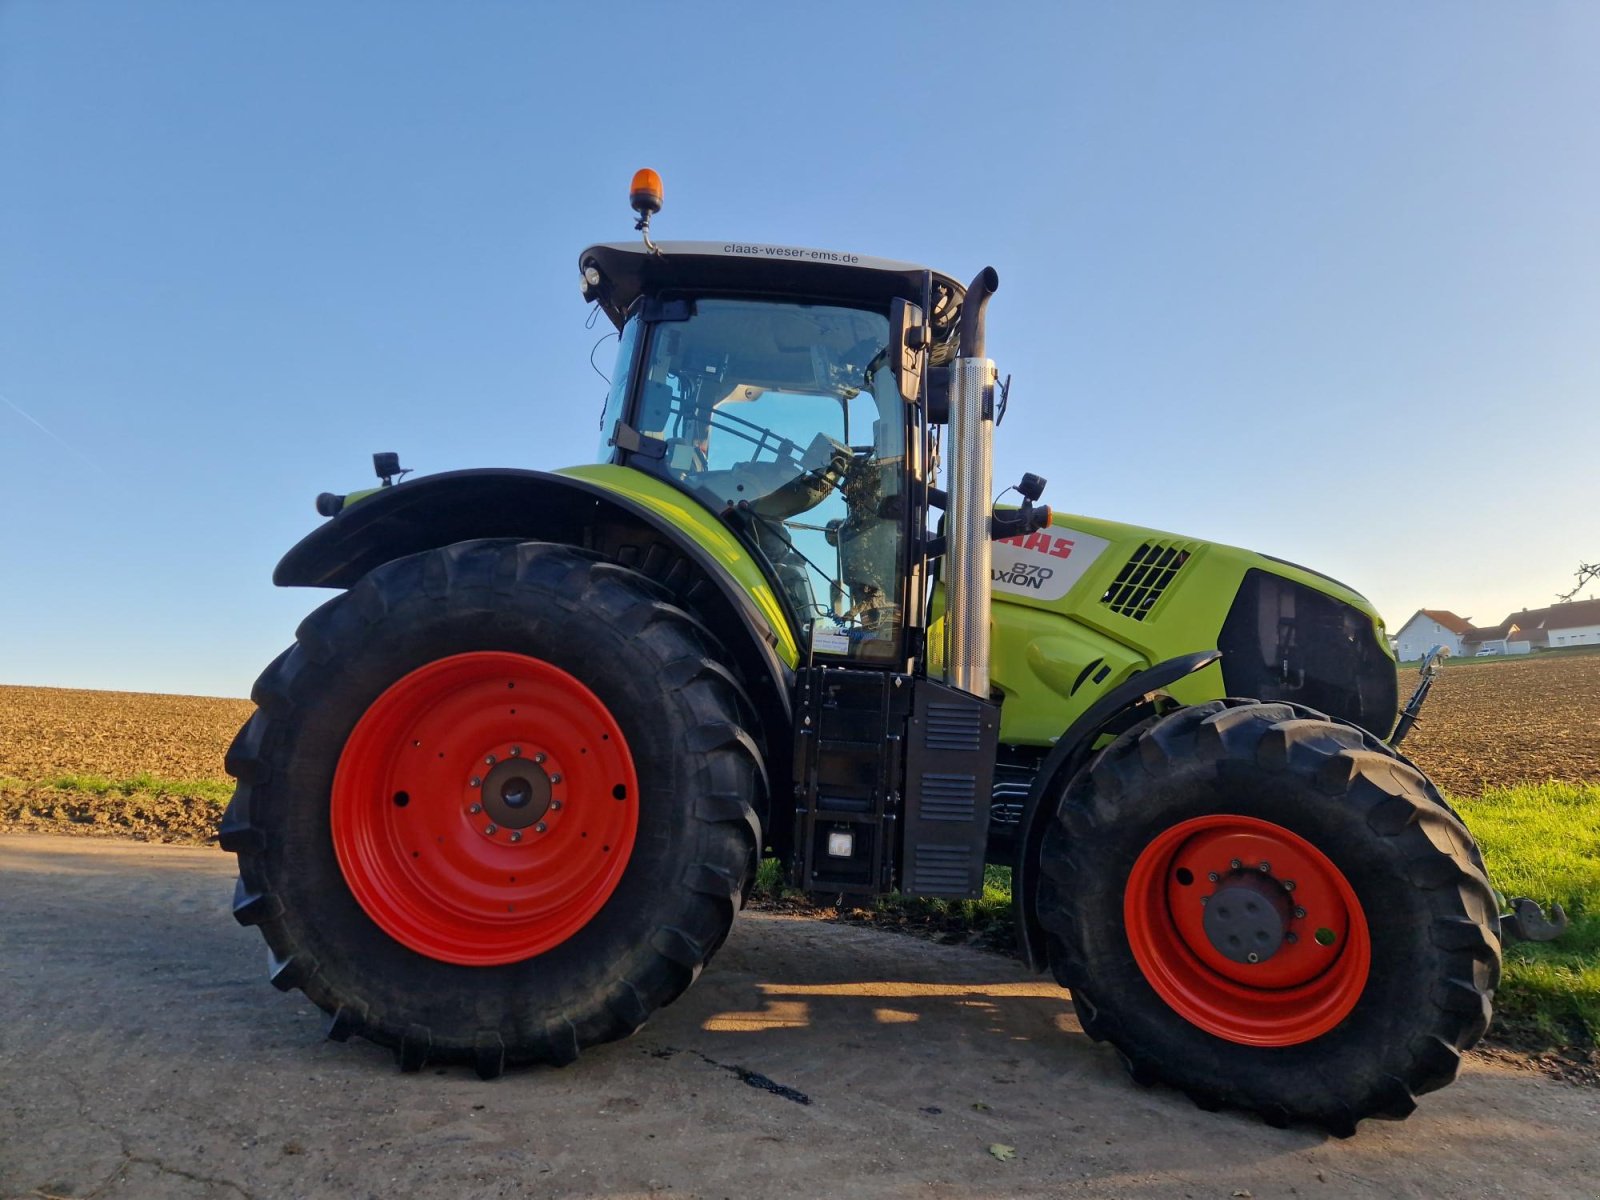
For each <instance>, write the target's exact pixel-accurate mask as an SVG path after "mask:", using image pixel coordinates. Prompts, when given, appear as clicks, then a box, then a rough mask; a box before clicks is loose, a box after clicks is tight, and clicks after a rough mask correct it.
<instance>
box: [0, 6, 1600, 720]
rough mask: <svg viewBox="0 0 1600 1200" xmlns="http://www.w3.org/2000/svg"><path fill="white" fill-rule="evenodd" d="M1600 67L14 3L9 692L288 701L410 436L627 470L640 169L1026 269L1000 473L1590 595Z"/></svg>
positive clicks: (769, 207)
mask: <svg viewBox="0 0 1600 1200" xmlns="http://www.w3.org/2000/svg"><path fill="white" fill-rule="evenodd" d="M1597 55H1600V7H1596V6H1593V5H1585V4H1555V3H1544V4H1527V5H1488V4H1473V3H1441V4H1430V3H1410V4H1405V5H1393V4H1361V3H1352V4H1340V5H1332V4H1281V3H1247V2H1240V3H1226V4H1222V3H1218V4H1195V3H1192V2H1184V3H1172V4H1164V3H1132V4H1115V5H1114V4H1097V5H1078V4H1044V3H1036V4H1026V5H1024V4H1013V3H1003V2H1001V3H990V4H986V5H982V6H973V5H970V4H965V5H957V4H950V5H942V4H937V3H935V4H922V5H916V6H911V5H896V4H883V5H862V4H829V3H808V4H805V5H783V6H775V5H773V6H766V5H755V4H749V3H740V4H726V5H713V4H697V3H687V2H684V3H674V4H642V5H640V4H634V5H630V4H608V5H603V6H602V5H598V4H570V5H560V6H558V5H541V4H533V3H517V4H511V3H498V4H497V3H487V2H480V3H444V2H442V0H441V2H439V3H432V4H424V3H407V2H382V3H379V2H372V3H353V2H343V3H315V4H313V3H301V4H296V3H274V4H245V3H234V4H230V3H209V2H202V0H192V2H189V3H163V2H160V0H145V2H143V3H140V4H114V3H109V2H107V3H80V2H75V0H3V2H0V398H3V402H0V580H3V586H0V682H8V683H34V684H55V685H63V686H84V687H108V688H124V689H133V690H144V691H178V692H197V693H206V694H219V695H243V694H245V693H246V692H247V691H248V688H249V686H250V681H251V680H252V679H253V677H254V675H255V673H256V672H257V670H258V669H259V668H260V667H261V666H263V665H264V664H265V663H266V662H267V661H268V660H269V659H270V658H271V657H272V656H273V655H274V654H275V653H276V652H277V651H278V650H279V649H280V648H281V647H282V646H283V645H284V644H286V643H287V642H288V640H289V639H290V638H291V636H292V634H293V629H294V626H295V624H296V622H297V621H298V619H299V618H300V616H302V615H303V614H304V613H305V612H307V611H309V610H310V609H311V608H312V607H314V606H315V604H317V603H319V602H320V601H321V599H323V598H324V596H325V595H326V593H316V592H298V591H284V590H279V589H274V588H273V587H272V586H271V582H270V574H271V570H272V566H273V564H274V563H275V562H276V560H277V558H278V557H279V555H280V554H281V553H282V552H283V551H284V550H285V549H287V548H288V547H289V546H290V545H291V544H292V543H293V542H294V541H295V540H296V539H297V538H298V537H299V536H301V535H302V534H304V533H305V532H307V531H308V530H309V529H310V528H312V527H313V525H315V524H316V523H317V521H318V518H317V517H316V515H315V513H314V512H313V510H312V507H311V501H312V498H313V497H314V496H315V494H316V493H317V492H319V491H322V490H324V489H327V490H333V491H347V490H350V489H352V488H354V487H359V486H364V485H365V482H366V480H367V477H368V474H369V463H368V455H369V454H370V453H371V452H372V451H373V450H380V449H394V450H398V451H399V452H400V453H401V455H402V457H403V459H404V460H405V463H406V465H407V466H411V467H415V468H417V469H418V470H421V471H437V470H446V469H450V468H455V467H463V466H480V465H518V466H531V467H555V466H561V465H567V464H570V463H574V462H582V461H587V460H588V459H589V458H590V457H591V456H592V454H593V448H594V445H595V440H596V438H595V435H596V428H597V424H598V419H599V411H600V405H601V401H602V399H603V384H602V383H601V381H600V380H599V379H598V378H597V377H596V376H595V374H594V373H593V371H592V370H591V368H590V366H589V353H590V348H591V346H592V345H593V344H594V341H595V338H596V336H597V333H598V331H590V330H586V329H585V328H584V323H585V318H586V316H587V312H586V310H585V308H584V306H583V305H582V303H581V301H580V300H579V297H578V290H577V285H576V282H577V276H576V257H577V253H578V251H579V250H580V249H581V248H582V247H583V246H584V245H586V244H587V243H589V242H591V241H603V240H616V239H620V238H627V237H631V236H632V232H631V223H630V221H629V214H628V210H627V201H626V189H627V183H628V180H629V177H630V176H631V173H632V172H633V170H634V169H635V168H637V167H640V166H646V165H648V166H653V167H655V168H656V169H657V170H659V171H660V172H661V173H662V175H663V176H664V179H665V185H666V208H665V211H664V212H663V213H662V215H661V217H660V218H658V220H657V225H656V232H657V236H658V237H668V238H681V239H696V238H706V239H727V238H740V239H746V238H748V239H759V240H770V241H783V242H789V243H795V244H804V245H816V246H827V247H832V248H838V249H848V250H854V251H857V252H861V253H868V254H878V255H882V256H885V257H891V258H903V259H910V260H913V261H919V262H926V263H928V264H929V265H932V266H936V267H938V268H940V269H942V270H945V271H948V272H950V273H951V274H954V275H957V276H959V277H961V278H969V277H970V276H971V275H972V274H973V273H975V272H976V271H977V270H978V269H979V268H980V267H982V266H984V265H986V264H990V263H992V264H993V265H995V266H996V267H997V268H998V269H999V271H1000V275H1001V279H1002V283H1001V291H1000V293H999V295H998V296H997V297H996V299H995V302H994V304H993V306H992V308H991V318H990V352H991V353H992V354H993V356H994V357H995V358H996V359H997V360H998V361H999V362H1000V364H1001V368H1002V370H1003V371H1009V372H1011V373H1012V374H1013V376H1014V379H1015V387H1014V390H1013V393H1012V407H1011V412H1010V415H1009V417H1008V419H1007V420H1006V422H1005V425H1004V426H1003V427H1002V429H1001V430H1000V434H999V448H998V454H997V465H996V469H997V478H999V479H1001V480H1006V481H1009V480H1010V479H1013V478H1015V477H1017V476H1018V475H1019V474H1020V473H1021V472H1022V471H1024V470H1033V471H1036V472H1038V473H1039V474H1042V475H1045V476H1047V477H1049V479H1050V488H1049V490H1048V492H1047V493H1046V499H1047V500H1048V501H1050V502H1052V503H1053V504H1054V505H1055V506H1056V507H1057V508H1058V509H1063V510H1067V511H1079V512H1088V513H1094V514H1097V515H1101V516H1107V517H1113V518H1117V519H1121V520H1127V521H1133V522H1138V523H1143V524H1149V525H1154V526H1157V527H1160V528H1166V529H1173V530H1176V531H1179V532H1183V533H1187V534H1192V535H1195V536H1201V537H1207V538H1212V539H1216V540H1221V541H1227V542H1232V543H1235V544H1242V545H1247V546H1251V547H1253V548H1256V549H1260V550H1264V551H1267V552H1269V553H1272V554H1276V555H1279V556H1282V557H1285V558H1290V559H1293V560H1296V561H1299V562H1303V563H1306V564H1308V565H1311V566H1314V567H1317V568H1319V569H1321V570H1324V571H1326V572H1328V573H1330V574H1333V575H1335V576H1338V577H1340V578H1343V579H1346V580H1348V581H1349V582H1351V583H1352V584H1353V585H1355V586H1356V587H1358V588H1359V589H1361V590H1362V591H1364V592H1366V593H1367V594H1368V595H1369V596H1371V597H1372V598H1373V600H1374V601H1375V602H1376V603H1377V604H1378V606H1379V608H1380V609H1381V610H1382V611H1383V612H1384V614H1385V615H1386V616H1387V617H1388V619H1389V620H1390V622H1391V623H1392V624H1395V625H1397V624H1398V623H1399V622H1400V621H1403V620H1404V619H1405V618H1406V617H1407V616H1408V615H1409V614H1410V613H1411V612H1412V611H1413V610H1414V609H1416V608H1418V607H1420V606H1423V605H1427V606H1430V607H1449V608H1453V609H1454V610H1455V611H1456V612H1458V613H1460V614H1461V615H1464V616H1471V617H1475V618H1477V619H1479V620H1481V621H1484V622H1488V621H1495V620H1499V619H1500V618H1501V617H1503V616H1504V615H1505V614H1506V613H1507V612H1508V611H1510V610H1511V609H1514V608H1517V607H1521V606H1523V605H1538V604H1543V603H1547V602H1549V601H1551V600H1552V599H1553V598H1554V596H1555V594H1556V593H1557V592H1558V591H1564V590H1566V588H1567V586H1568V585H1569V583H1570V579H1571V574H1572V571H1573V569H1574V568H1575V566H1576V565H1577V563H1578V561H1579V560H1580V559H1584V560H1587V561H1593V560H1594V558H1595V557H1596V556H1597V555H1600V522H1597V521H1596V519H1595V513H1596V506H1595V503H1594V499H1593V496H1594V483H1593V470H1594V465H1593V464H1594V461H1595V451H1596V443H1597V437H1596V435H1597V434H1600V415H1597V414H1600V403H1597V390H1600V122H1596V121H1595V119H1594V114H1595V113H1597V112H1600V71H1596V70H1595V69H1594V63H1595V62H1596V61H1597ZM607 357H608V355H607V352H606V350H605V349H604V348H602V350H601V351H600V355H599V358H600V361H601V362H602V363H603V364H605V362H606V359H607ZM608 369H609V367H608Z"/></svg>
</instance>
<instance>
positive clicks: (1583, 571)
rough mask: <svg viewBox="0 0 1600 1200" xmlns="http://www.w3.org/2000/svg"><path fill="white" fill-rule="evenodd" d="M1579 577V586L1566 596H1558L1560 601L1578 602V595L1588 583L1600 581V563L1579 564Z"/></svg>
mask: <svg viewBox="0 0 1600 1200" xmlns="http://www.w3.org/2000/svg"><path fill="white" fill-rule="evenodd" d="M1577 576H1578V584H1577V586H1576V587H1574V588H1573V589H1572V590H1571V591H1570V592H1567V593H1565V594H1564V595H1561V596H1558V597H1557V599H1558V600H1576V599H1577V597H1578V593H1579V592H1581V591H1583V589H1584V587H1585V586H1586V585H1587V584H1588V583H1590V582H1591V581H1592V580H1596V579H1600V562H1596V563H1579V564H1578V570H1577Z"/></svg>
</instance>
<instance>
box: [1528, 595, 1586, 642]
mask: <svg viewBox="0 0 1600 1200" xmlns="http://www.w3.org/2000/svg"><path fill="white" fill-rule="evenodd" d="M1538 611H1539V614H1540V615H1541V616H1542V617H1543V619H1544V625H1545V635H1546V637H1547V638H1548V639H1549V640H1548V641H1547V643H1546V644H1547V645H1548V646H1549V648H1550V649H1551V650H1560V649H1562V648H1563V647H1566V646H1600V600H1568V601H1567V602H1566V603H1565V604H1555V605H1552V606H1551V607H1549V608H1541V609H1539V610H1538ZM1529 615H1532V614H1529Z"/></svg>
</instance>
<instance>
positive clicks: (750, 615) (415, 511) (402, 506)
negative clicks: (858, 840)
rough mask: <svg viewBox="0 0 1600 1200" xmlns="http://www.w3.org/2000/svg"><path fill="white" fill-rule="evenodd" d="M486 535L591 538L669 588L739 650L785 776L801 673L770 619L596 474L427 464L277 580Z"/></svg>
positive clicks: (674, 533)
mask: <svg viewBox="0 0 1600 1200" xmlns="http://www.w3.org/2000/svg"><path fill="white" fill-rule="evenodd" d="M478 538H517V539H519V540H523V541H541V542H560V543H562V544H564V545H569V546H576V547H579V548H581V549H586V550H593V551H595V552H597V553H599V554H601V555H603V556H604V557H606V558H608V559H611V560H612V561H614V562H617V563H619V564H621V565H622V566H625V567H629V568H632V569H633V570H637V571H639V572H640V573H641V574H643V575H645V576H647V577H649V578H651V579H654V580H655V581H656V582H657V583H660V584H662V585H664V586H666V587H667V588H668V589H670V590H671V591H672V592H673V593H674V595H675V596H676V597H677V599H678V601H679V603H681V604H682V605H683V606H684V607H685V608H687V609H689V610H690V611H692V612H694V613H695V615H696V616H697V617H699V619H700V620H701V622H702V623H703V624H704V625H706V627H707V628H709V629H712V630H714V631H715V632H716V635H717V637H718V638H720V639H721V641H722V643H723V645H724V646H725V647H726V649H727V650H728V652H729V654H730V655H732V657H733V659H734V662H733V663H731V664H729V665H730V666H732V667H733V668H734V669H736V670H737V671H738V673H739V676H740V678H741V680H742V682H743V683H744V686H745V688H746V689H747V690H748V692H749V695H750V699H751V702H752V703H753V704H754V705H755V708H756V715H757V716H758V717H759V719H760V721H761V723H762V726H763V728H764V730H765V731H766V733H767V736H766V738H765V739H764V740H765V742H766V743H767V749H768V752H769V753H768V765H769V767H770V768H771V769H772V771H773V775H774V778H786V777H787V776H786V774H785V773H786V772H787V771H788V763H787V761H786V759H785V756H786V755H787V753H788V752H789V750H790V743H791V741H792V739H791V738H790V737H789V728H790V724H791V715H790V693H791V691H792V683H793V677H794V676H793V672H792V671H791V670H790V668H789V667H788V666H787V665H786V664H785V663H784V662H783V660H782V659H780V658H779V657H778V654H777V646H778V635H777V633H776V632H775V631H774V629H773V627H772V625H771V623H770V622H769V621H768V620H767V618H766V616H765V614H763V613H762V612H761V610H760V609H759V608H757V607H756V605H755V602H754V601H752V600H751V599H750V597H749V595H748V594H747V593H746V592H745V590H744V589H743V588H742V587H740V586H739V585H738V583H737V582H736V581H735V580H734V579H732V578H731V577H730V576H729V575H728V573H727V572H726V571H725V570H724V569H723V568H722V567H721V566H720V565H719V564H718V562H717V561H716V559H715V558H714V557H713V556H712V555H711V554H710V553H709V552H708V551H707V550H706V549H705V548H704V547H702V546H701V545H700V544H699V543H697V542H696V541H694V539H693V538H691V537H689V536H688V535H687V534H685V533H684V532H683V530H681V529H679V528H677V527H676V526H675V525H673V524H672V523H671V522H670V521H668V520H667V519H666V518H664V517H662V516H660V515H658V514H657V513H655V512H653V511H652V510H650V509H648V508H646V507H645V506H644V505H642V504H640V503H638V502H637V501H635V500H633V499H631V498H630V497H628V496H624V495H620V494H618V493H616V492H613V491H610V490H609V489H607V488H603V487H600V486H599V485H598V484H594V483H590V482H589V481H587V480H583V479H575V478H572V477H570V476H566V475H554V474H551V473H549V472H545V471H527V470H520V469H517V468H512V467H487V468H477V469H473V470H466V471H442V472H440V473H439V474H437V475H425V476H423V477H422V478H420V479H414V480H411V481H409V482H406V483H401V484H397V485H395V486H394V487H389V488H383V489H381V490H380V491H377V492H374V493H372V494H371V495H368V496H365V497H363V498H362V499H360V500H358V501H356V502H355V503H353V504H351V505H349V506H348V507H347V508H345V509H343V510H342V511H341V512H340V513H339V514H338V515H337V516H335V517H333V518H331V519H330V520H328V521H327V522H326V523H324V524H323V525H321V526H319V527H318V528H317V529H315V530H313V531H312V532H311V533H309V534H307V535H306V536H305V537H304V538H302V539H301V540H300V541H299V542H298V543H296V544H295V546H294V547H293V548H292V549H290V551H289V552H288V553H287V554H285V555H284V556H283V559H282V561H280V562H279V563H278V566H277V568H276V570H274V571H273V573H272V582H273V583H275V584H277V585H278V586H279V587H330V588H348V587H350V586H352V585H353V584H355V583H356V582H357V581H358V580H360V579H361V578H362V577H363V576H364V575H366V574H367V573H368V572H369V571H372V570H373V569H374V568H376V567H380V566H382V565H383V564H384V563H386V562H391V561H393V560H394V559H397V558H403V557H405V556H406V555H409V554H418V553H421V552H423V551H425V550H434V549H437V548H439V547H441V546H449V545H452V544H454V543H456V542H463V541H471V540H476V539H478ZM780 759H781V760H784V761H778V760H780ZM776 824H778V825H784V824H785V823H784V822H777V823H776ZM774 832H776V833H781V832H782V831H781V830H774Z"/></svg>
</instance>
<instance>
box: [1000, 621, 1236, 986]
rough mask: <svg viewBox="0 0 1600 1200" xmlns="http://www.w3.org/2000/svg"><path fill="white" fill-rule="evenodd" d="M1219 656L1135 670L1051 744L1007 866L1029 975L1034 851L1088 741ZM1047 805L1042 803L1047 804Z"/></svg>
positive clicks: (1035, 964)
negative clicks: (1009, 865)
mask: <svg viewBox="0 0 1600 1200" xmlns="http://www.w3.org/2000/svg"><path fill="white" fill-rule="evenodd" d="M1221 657H1222V651H1220V650H1197V651H1195V652H1194V653H1193V654H1180V655H1179V656H1178V657H1177V658H1169V659H1167V660H1166V661H1165V662H1159V663H1157V664H1156V665H1155V666H1153V667H1148V668H1146V669H1145V670H1143V671H1140V672H1139V673H1138V674H1137V675H1135V676H1134V677H1133V678H1131V679H1129V680H1128V681H1127V682H1126V683H1122V684H1119V685H1117V686H1116V687H1114V688H1112V689H1111V690H1110V691H1109V692H1107V693H1106V694H1105V695H1104V696H1101V697H1100V699H1098V700H1096V701H1095V702H1094V703H1093V704H1091V705H1090V706H1089V707H1088V708H1087V709H1086V710H1085V711H1084V713H1083V715H1082V716H1080V717H1079V718H1078V719H1077V720H1076V721H1074V722H1073V723H1072V724H1071V725H1069V726H1067V730H1066V732H1065V733H1063V734H1062V735H1061V737H1060V738H1058V739H1057V740H1056V744H1055V746H1054V747H1052V748H1051V750H1050V753H1049V754H1047V755H1045V759H1044V762H1042V763H1041V764H1039V771H1038V774H1036V775H1035V776H1034V777H1033V787H1032V788H1031V789H1030V790H1029V792H1028V799H1027V802H1026V803H1025V804H1024V805H1023V808H1022V820H1021V822H1020V825H1019V828H1018V836H1017V848H1016V859H1015V861H1014V863H1013V864H1012V868H1011V911H1012V918H1013V920H1015V921H1016V929H1017V947H1018V949H1019V950H1020V951H1021V954H1022V959H1023V961H1024V962H1026V963H1027V964H1028V966H1029V967H1031V968H1032V969H1033V970H1035V971H1042V970H1044V969H1045V966H1046V965H1047V964H1046V960H1045V935H1044V927H1043V926H1041V925H1040V924H1039V915H1038V909H1037V906H1036V901H1037V898H1038V894H1039V847H1040V844H1041V843H1042V842H1043V841H1044V831H1045V827H1046V826H1047V825H1048V824H1049V823H1050V821H1051V820H1052V819H1053V818H1054V817H1055V802H1057V801H1059V799H1060V797H1061V793H1062V791H1063V790H1064V789H1065V788H1066V786H1067V782H1068V781H1069V780H1070V779H1071V778H1072V777H1073V776H1074V775H1075V774H1077V773H1078V771H1079V769H1080V768H1082V766H1083V765H1084V764H1085V763H1086V762H1088V761H1089V759H1090V757H1091V756H1092V754H1093V751H1094V743H1095V742H1096V741H1097V740H1098V739H1099V738H1100V736H1101V735H1102V734H1106V733H1121V732H1122V731H1123V730H1124V729H1127V728H1130V727H1131V726H1133V725H1135V724H1137V723H1138V722H1139V721H1142V720H1143V719H1144V718H1145V717H1147V716H1150V715H1151V714H1152V713H1154V712H1155V710H1156V705H1157V704H1158V702H1160V701H1161V700H1163V699H1170V697H1168V696H1167V694H1166V691H1165V689H1166V688H1167V687H1169V686H1170V685H1171V684H1173V683H1176V682H1177V681H1178V680H1180V679H1182V678H1184V677H1185V676H1188V675H1193V674H1194V673H1195V672H1196V671H1199V670H1201V669H1202V668H1205V667H1209V666H1210V665H1211V664H1212V663H1214V662H1216V661H1217V660H1218V659H1219V658H1221ZM1047 801H1048V802H1047Z"/></svg>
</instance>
